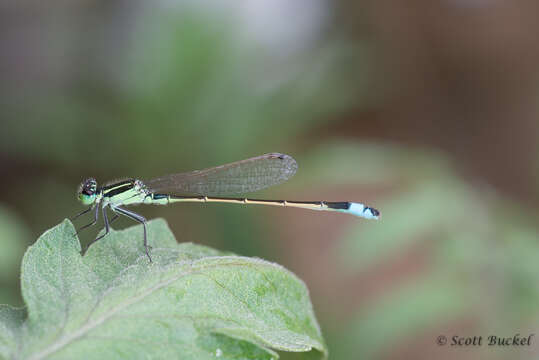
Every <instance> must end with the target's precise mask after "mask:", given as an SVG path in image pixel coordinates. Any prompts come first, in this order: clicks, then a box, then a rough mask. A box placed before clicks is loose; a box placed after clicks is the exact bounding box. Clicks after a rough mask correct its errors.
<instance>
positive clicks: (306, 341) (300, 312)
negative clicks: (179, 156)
mask: <svg viewBox="0 0 539 360" xmlns="http://www.w3.org/2000/svg"><path fill="white" fill-rule="evenodd" d="M74 232H75V229H74V227H73V225H72V224H71V222H69V221H68V220H65V221H64V222H63V223H61V224H59V225H58V226H56V227H54V228H52V229H50V230H48V231H47V232H45V233H44V234H43V235H42V236H41V237H40V238H39V239H38V241H37V242H36V243H35V244H34V245H33V246H31V247H30V248H29V249H28V251H27V252H26V254H25V256H24V259H23V264H22V284H21V287H22V293H23V298H24V300H25V303H26V305H27V313H28V317H27V318H26V320H25V321H24V323H22V321H19V322H17V321H15V320H13V319H19V318H21V316H20V314H19V313H16V315H14V314H15V313H13V310H11V309H8V308H5V309H4V308H0V310H4V311H5V312H6V314H4V313H3V312H0V320H2V322H1V323H0V325H1V326H2V327H3V329H6V330H5V331H2V336H1V337H0V346H1V347H0V350H2V352H1V353H0V354H1V355H2V356H4V357H5V358H24V359H43V358H47V359H77V358H84V359H104V358H105V359H119V358H122V359H125V358H129V359H138V358H160V359H162V358H178V359H215V358H216V357H218V358H220V359H271V358H274V359H275V358H278V355H277V353H276V352H275V351H276V350H278V351H294V352H303V351H310V350H313V349H314V350H317V351H319V352H320V353H321V354H319V356H320V355H321V356H323V357H326V356H327V349H326V347H325V344H324V341H323V339H322V336H321V333H320V329H319V326H318V323H317V322H316V319H315V316H314V313H313V310H312V305H311V303H310V300H309V296H308V291H307V289H306V287H305V285H304V283H303V282H302V281H301V280H299V279H298V278H297V277H296V276H295V275H294V274H292V273H291V272H289V271H287V270H286V269H284V268H283V267H281V266H279V265H277V264H273V263H270V262H267V261H264V260H261V259H253V258H246V257H240V256H235V255H229V254H223V253H221V252H219V251H216V250H213V249H210V248H207V247H204V246H200V245H194V244H190V243H185V244H177V243H176V240H175V239H174V236H173V235H172V233H171V232H170V230H169V229H168V226H167V224H166V223H165V222H164V221H163V220H155V221H151V222H149V223H148V235H149V236H148V240H149V243H150V244H151V246H152V252H151V254H152V258H153V263H150V262H149V261H148V258H147V257H146V255H145V253H144V250H143V246H142V227H141V226H135V227H132V228H129V229H126V230H123V231H112V233H111V234H109V235H108V236H106V237H105V238H103V239H102V240H100V241H98V242H97V243H95V244H94V245H93V246H91V247H90V249H89V250H88V252H87V253H86V255H85V256H83V257H82V256H81V255H80V250H81V246H80V243H79V241H78V239H77V238H76V237H75V236H73V234H74ZM17 316H18V317H17ZM19 333H20V336H18V335H17V334H19ZM17 349H18V350H17ZM15 354H16V356H15Z"/></svg>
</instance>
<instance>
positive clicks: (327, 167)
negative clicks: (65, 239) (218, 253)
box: [0, 0, 539, 359]
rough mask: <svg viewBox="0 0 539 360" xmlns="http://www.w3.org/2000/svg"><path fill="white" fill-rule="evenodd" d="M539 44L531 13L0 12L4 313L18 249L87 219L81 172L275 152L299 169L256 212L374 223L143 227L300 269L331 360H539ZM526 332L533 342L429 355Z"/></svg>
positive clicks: (207, 214) (530, 7) (315, 7)
mask: <svg viewBox="0 0 539 360" xmlns="http://www.w3.org/2000/svg"><path fill="white" fill-rule="evenodd" d="M538 33H539V3H537V2H536V1H531V0H528V1H526V0H515V1H511V2H509V1H500V0H439V1H427V0H421V1H419V0H416V1H407V2H398V1H389V0H379V1H373V0H370V1H368V0H366V1H344V0H341V1H332V2H331V1H322V0H315V1H312V0H311V1H307V0H301V1H294V2H288V1H285V0H273V1H269V0H263V1H256V2H255V1H252V2H249V1H240V2H233V1H225V0H219V1H217V0H216V1H194V0H193V1H187V0H184V1H180V0H168V1H156V2H151V3H148V2H143V1H79V2H65V1H52V2H47V4H46V5H44V4H41V3H38V2H26V3H24V4H21V3H19V2H15V1H5V2H3V3H2V4H1V5H0V73H1V81H0V95H1V96H0V105H1V106H0V119H1V128H0V161H1V163H2V166H1V167H0V171H1V176H0V184H1V185H2V188H3V189H4V190H3V191H2V192H1V195H0V244H1V245H2V250H1V251H0V284H1V287H0V302H1V303H10V304H12V305H21V304H22V299H21V298H20V290H19V288H18V281H19V280H18V276H19V264H20V260H21V258H22V254H23V252H24V250H25V248H26V247H27V246H28V245H29V244H31V243H32V242H33V241H35V239H36V238H37V237H38V236H39V235H40V234H41V233H42V232H43V231H44V230H46V229H48V228H50V227H52V226H54V225H55V224H57V223H59V222H60V221H61V220H62V219H63V218H65V217H68V216H71V215H72V214H74V213H76V212H77V211H80V210H81V208H82V207H81V205H80V204H78V203H77V200H76V198H75V188H76V186H77V184H78V183H79V182H80V181H81V180H82V179H83V178H85V177H88V176H94V177H96V178H97V179H98V181H101V182H104V181H108V180H113V179H117V178H121V177H125V176H134V177H140V178H142V179H144V178H151V177H154V176H159V175H163V174H167V173H172V172H180V171H187V170H193V169H200V168H204V167H209V166H213V165H218V164H221V163H226V162H230V161H234V160H239V159H243V158H247V157H250V156H255V155H258V154H262V153H266V152H275V151H278V152H284V153H288V154H290V155H292V156H294V157H295V158H296V159H297V160H298V163H299V171H298V174H297V175H296V177H295V178H293V179H292V180H291V181H290V182H289V183H287V184H286V185H283V186H281V187H279V188H277V189H275V190H274V189H271V190H269V191H266V192H265V193H264V194H262V195H261V196H265V197H273V198H289V199H298V200H309V199H324V200H356V201H360V202H365V203H367V204H370V205H372V206H374V207H377V208H379V209H380V210H381V211H382V213H383V216H382V220H381V221H379V222H369V221H362V220H358V219H355V218H352V217H349V216H345V215H340V214H322V213H314V212H308V211H304V212H302V211H300V210H293V209H288V210H286V209H266V208H253V207H248V208H243V207H234V206H226V205H222V206H220V205H215V206H198V205H196V204H193V205H185V206H175V207H144V208H142V207H141V208H138V209H137V211H139V212H141V213H143V214H144V215H145V216H147V217H148V218H152V217H164V218H166V219H167V221H168V222H169V224H170V226H171V228H172V229H173V231H174V233H175V234H176V237H177V239H178V241H193V242H197V243H204V244H208V245H211V246H213V247H216V248H219V249H222V250H229V251H234V252H236V253H239V254H242V255H247V256H258V257H263V258H266V259H269V260H272V261H276V262H278V263H281V264H283V265H285V266H286V267H287V268H289V269H291V270H292V271H294V272H295V273H296V274H298V275H299V276H300V277H301V278H302V279H304V280H305V282H306V283H307V286H308V287H309V289H310V291H311V297H312V301H313V304H314V307H315V311H316V313H317V316H318V319H319V321H320V323H321V327H322V330H323V333H324V335H325V338H326V341H327V342H328V346H329V349H330V358H333V359H393V358H399V359H432V358H434V357H436V358H441V359H453V358H465V359H467V358H469V359H534V358H537V357H538V356H539V343H538V342H539V339H537V336H539V312H538V310H537V309H538V307H537V304H538V303H539V281H538V280H537V274H538V273H539V229H538V225H537V219H538V216H539V212H538V209H539V191H538V190H539V171H538V170H539V161H538V156H537V155H538V154H539V149H538V146H537V144H538V141H537V140H538V136H539V129H538V121H537V119H538V117H539V107H538V105H539V97H538V84H539V83H538V73H539V42H538V41H537V34H538ZM128 225H130V222H129V221H127V220H119V221H118V224H117V225H116V226H115V227H117V228H122V227H125V226H128ZM92 236H95V234H94V233H92V231H89V232H88V233H86V234H84V235H83V236H82V241H83V242H87V241H89V240H90V239H91V238H92ZM516 333H520V334H521V335H523V336H527V335H529V334H530V333H535V334H537V335H536V339H535V342H533V341H532V346H530V347H521V348H514V347H508V348H502V347H495V348H492V347H491V348H489V347H487V346H483V347H475V348H474V347H467V348H459V347H454V346H450V345H449V344H448V345H446V346H438V345H436V338H437V337H438V336H439V335H445V336H447V337H448V338H450V337H452V336H453V335H459V336H474V335H483V336H488V335H498V336H504V337H512V336H513V335H515V334H516ZM287 356H288V355H283V358H288V357H287ZM290 358H299V356H296V357H294V356H291V357H290Z"/></svg>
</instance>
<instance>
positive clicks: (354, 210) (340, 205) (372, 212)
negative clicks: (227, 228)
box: [144, 194, 380, 220]
mask: <svg viewBox="0 0 539 360" xmlns="http://www.w3.org/2000/svg"><path fill="white" fill-rule="evenodd" d="M147 198H150V199H151V200H150V199H148V200H149V201H144V202H145V203H151V204H156V205H167V204H170V203H175V202H204V203H211V202H213V203H229V204H244V205H251V204H252V205H271V206H283V207H295V208H302V209H308V210H321V211H337V212H342V213H346V214H351V215H355V216H359V217H362V218H365V219H376V220H377V219H378V218H379V217H380V212H379V211H378V210H376V209H374V208H371V207H368V206H365V205H363V204H361V203H356V202H348V201H344V202H326V201H289V200H262V199H249V198H226V197H209V196H176V195H167V194H150V195H149V196H148V197H147Z"/></svg>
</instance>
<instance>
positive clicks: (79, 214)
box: [69, 206, 92, 221]
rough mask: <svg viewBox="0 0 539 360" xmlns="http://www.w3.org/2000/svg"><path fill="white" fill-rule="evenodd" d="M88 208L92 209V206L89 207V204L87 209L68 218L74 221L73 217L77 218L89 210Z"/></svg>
mask: <svg viewBox="0 0 539 360" xmlns="http://www.w3.org/2000/svg"><path fill="white" fill-rule="evenodd" d="M90 210H92V207H91V206H90V207H89V208H88V209H86V210H83V211H82V212H80V213H78V214H77V215H75V216H73V217H71V218H69V220H71V221H75V219H77V218H78V217H79V216H81V215H84V214H86V213H87V212H89V211H90Z"/></svg>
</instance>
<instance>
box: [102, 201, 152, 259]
mask: <svg viewBox="0 0 539 360" xmlns="http://www.w3.org/2000/svg"><path fill="white" fill-rule="evenodd" d="M112 210H113V211H116V212H118V213H120V214H122V215H125V216H127V217H128V218H131V219H132V220H135V221H138V222H139V223H141V224H142V226H143V227H144V249H145V250H146V255H147V256H148V259H150V262H152V257H151V256H150V250H149V248H148V239H147V236H146V233H147V231H146V218H144V217H143V216H142V215H139V214H137V213H134V212H132V211H129V210H127V209H124V208H121V207H119V206H116V207H114V208H112Z"/></svg>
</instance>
